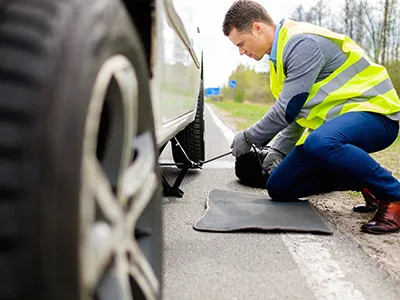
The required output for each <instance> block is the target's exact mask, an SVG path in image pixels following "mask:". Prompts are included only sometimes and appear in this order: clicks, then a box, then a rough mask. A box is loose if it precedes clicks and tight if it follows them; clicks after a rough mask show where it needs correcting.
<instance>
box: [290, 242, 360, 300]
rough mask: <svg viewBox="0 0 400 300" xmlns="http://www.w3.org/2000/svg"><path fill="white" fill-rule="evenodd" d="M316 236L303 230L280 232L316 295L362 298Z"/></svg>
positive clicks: (349, 299) (321, 297)
mask: <svg viewBox="0 0 400 300" xmlns="http://www.w3.org/2000/svg"><path fill="white" fill-rule="evenodd" d="M320 239H321V237H316V236H312V235H305V234H296V235H294V234H288V235H282V240H283V242H284V243H285V245H286V246H287V248H288V249H289V251H290V253H291V254H292V256H293V258H294V260H295V261H296V263H297V265H298V267H299V269H300V270H301V272H302V273H303V274H304V276H305V277H306V280H307V283H308V284H309V286H310V288H311V290H312V291H313V293H314V295H315V297H316V298H317V299H319V300H337V299H342V300H364V299H365V298H364V296H363V294H362V293H361V292H360V291H359V290H358V289H357V288H356V287H355V286H354V284H353V283H352V282H350V281H348V280H346V278H345V274H344V273H343V272H342V270H341V269H340V266H339V264H338V262H337V261H336V260H335V259H334V254H333V253H331V251H330V249H329V248H328V247H326V246H324V244H323V242H322V241H320ZM324 242H325V243H326V242H327V240H326V239H325V240H324ZM328 242H329V241H328Z"/></svg>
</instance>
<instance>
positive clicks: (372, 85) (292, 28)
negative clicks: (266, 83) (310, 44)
mask: <svg viewBox="0 0 400 300" xmlns="http://www.w3.org/2000/svg"><path fill="white" fill-rule="evenodd" d="M300 33H311V34H316V35H320V36H323V37H326V38H328V39H329V40H331V41H333V42H335V43H336V44H337V45H339V46H340V47H341V48H342V51H343V52H344V53H345V54H346V55H347V56H348V58H347V60H346V61H345V62H344V63H343V65H342V66H340V67H339V68H338V69H337V70H335V71H334V72H333V73H332V74H330V75H329V76H328V77H327V78H325V79H324V80H321V81H319V82H317V83H314V85H313V86H312V88H311V90H310V94H309V96H308V98H307V100H306V102H305V103H304V105H303V107H302V109H301V111H300V114H299V116H298V118H297V119H296V122H297V123H298V124H299V125H300V126H302V127H304V128H306V129H307V130H305V133H304V134H303V136H302V137H301V138H300V139H299V141H298V142H297V143H296V145H300V144H302V143H304V141H305V139H306V138H307V136H308V134H309V132H310V130H315V129H317V128H318V127H319V126H321V125H322V124H324V122H327V121H329V120H332V119H333V118H335V117H337V116H339V115H342V114H344V113H346V112H350V111H366V112H375V113H380V114H383V115H394V114H399V115H400V113H399V112H400V100H399V97H398V95H397V93H396V91H395V89H394V87H393V84H392V82H391V80H390V78H389V75H388V72H387V70H386V68H385V67H383V66H381V65H378V64H375V63H374V62H372V61H371V59H370V58H369V57H368V56H367V55H366V54H365V52H364V50H363V49H361V48H360V47H359V46H358V45H357V44H356V43H355V42H354V41H353V40H351V39H350V38H349V37H347V36H345V35H343V34H338V33H334V32H332V31H330V30H328V29H325V28H321V27H318V26H315V25H312V24H308V23H303V22H294V21H291V20H284V23H283V24H282V27H281V29H280V31H279V34H278V41H277V43H278V44H277V56H276V67H275V65H274V64H273V63H272V62H270V80H271V91H272V94H273V95H274V97H275V98H276V99H278V96H279V94H280V93H281V91H282V88H283V83H284V80H285V78H286V75H285V72H284V68H283V61H282V60H283V59H282V58H283V51H284V49H285V45H286V43H287V42H288V40H289V39H290V38H291V37H292V36H294V35H295V34H300Z"/></svg>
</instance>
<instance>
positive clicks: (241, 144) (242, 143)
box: [231, 131, 252, 157]
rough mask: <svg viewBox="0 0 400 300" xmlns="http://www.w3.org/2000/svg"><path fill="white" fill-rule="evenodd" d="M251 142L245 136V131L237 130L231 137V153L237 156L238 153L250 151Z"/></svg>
mask: <svg viewBox="0 0 400 300" xmlns="http://www.w3.org/2000/svg"><path fill="white" fill-rule="evenodd" d="M251 144H252V142H251V141H250V139H249V138H248V137H247V135H246V132H245V131H241V132H239V133H238V134H237V135H236V136H235V138H234V139H233V142H232V145H231V148H232V155H233V156H235V157H239V156H240V155H243V154H245V153H248V152H250V149H251Z"/></svg>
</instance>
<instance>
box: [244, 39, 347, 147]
mask: <svg viewBox="0 0 400 300" xmlns="http://www.w3.org/2000/svg"><path fill="white" fill-rule="evenodd" d="M346 59H347V56H346V54H345V53H343V52H342V50H341V48H340V47H339V46H338V45H337V44H335V43H334V42H332V41H331V40H329V39H327V38H325V37H322V36H318V35H315V34H297V35H295V36H293V37H292V38H290V39H289V41H288V42H287V43H286V45H285V49H284V51H283V67H284V72H285V75H286V79H285V81H284V84H283V89H282V92H281V94H280V95H279V98H278V99H277V101H276V102H275V104H274V105H273V106H272V108H271V109H270V110H269V111H268V112H267V113H266V114H265V115H264V117H263V118H262V119H260V121H258V122H257V123H256V124H254V125H253V126H251V127H250V128H249V129H248V130H247V134H248V135H249V137H250V138H251V139H252V141H253V142H254V143H255V144H256V145H264V144H266V143H268V142H269V141H270V140H271V139H272V138H273V137H274V136H275V135H277V134H278V133H279V135H278V136H277V138H276V140H275V141H274V142H273V144H272V148H274V149H277V150H279V151H281V152H283V153H284V154H288V153H289V152H290V151H291V150H292V149H293V147H294V145H295V143H296V142H297V141H298V139H299V138H300V136H301V135H302V133H303V131H304V128H302V127H301V126H300V125H298V124H297V123H296V122H295V120H296V118H297V116H298V115H299V113H300V111H301V109H302V107H303V105H304V103H305V101H306V100H307V98H308V95H309V92H310V90H311V87H312V86H313V85H314V83H316V82H318V81H321V80H323V79H325V78H326V77H328V76H329V75H330V74H331V73H332V72H333V71H335V70H336V69H337V68H339V67H340V66H341V65H342V64H343V63H344V62H345V61H346Z"/></svg>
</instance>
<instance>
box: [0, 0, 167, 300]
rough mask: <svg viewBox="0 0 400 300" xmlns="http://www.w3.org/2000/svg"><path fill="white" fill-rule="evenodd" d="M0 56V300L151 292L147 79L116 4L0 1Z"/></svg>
mask: <svg viewBox="0 0 400 300" xmlns="http://www.w3.org/2000/svg"><path fill="white" fill-rule="evenodd" d="M0 56H1V58H2V59H1V61H0V172H1V174H2V175H1V176H0V220H1V226H0V255H1V264H0V265H1V266H0V278H1V280H0V298H1V299H52V300H54V299H58V300H62V299H68V300H71V299H122V298H124V299H132V298H133V297H134V299H156V298H158V297H159V295H160V290H161V261H162V256H161V251H162V244H161V207H160V200H161V189H160V184H159V182H160V181H159V170H158V166H157V149H156V143H155V134H154V122H153V117H152V110H151V102H150V93H149V86H148V78H149V77H148V71H147V66H146V63H145V61H146V60H145V55H144V53H143V49H142V46H141V43H140V40H139V37H138V35H137V33H136V31H135V30H134V28H133V25H132V23H131V21H130V19H129V17H128V15H127V13H126V11H125V9H124V6H123V4H122V3H121V2H120V1H114V0H90V1H75V0H63V1H54V0H18V1H8V2H7V4H6V6H5V7H4V9H3V10H2V11H1V14H0Z"/></svg>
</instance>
